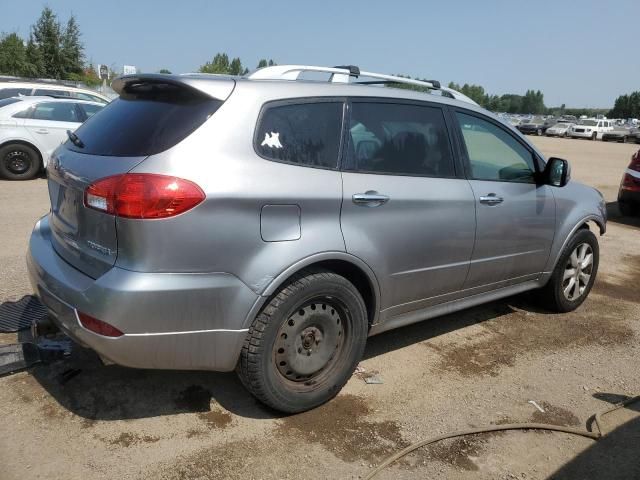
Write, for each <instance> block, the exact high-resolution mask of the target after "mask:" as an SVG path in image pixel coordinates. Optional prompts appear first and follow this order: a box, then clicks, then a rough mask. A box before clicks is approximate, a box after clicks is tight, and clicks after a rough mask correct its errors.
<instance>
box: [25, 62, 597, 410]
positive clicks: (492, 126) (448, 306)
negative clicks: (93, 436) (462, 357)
mask: <svg viewBox="0 0 640 480" xmlns="http://www.w3.org/2000/svg"><path fill="white" fill-rule="evenodd" d="M309 71H311V72H316V73H314V74H312V75H320V74H322V73H324V74H326V75H327V76H330V78H329V81H319V80H317V79H316V80H314V81H309V80H307V81H303V80H300V79H299V78H298V76H299V75H300V74H301V73H303V74H308V72H309ZM318 72H320V73H318ZM372 83H376V84H389V83H409V84H414V85H418V86H421V87H423V88H424V89H429V90H430V92H431V93H424V92H418V91H411V90H407V89H398V88H384V86H380V85H375V86H374V85H371V84H372ZM115 89H116V91H117V92H118V93H119V94H120V98H119V99H117V100H115V101H113V102H112V103H111V104H110V105H108V106H107V107H105V108H104V109H103V110H102V111H101V112H99V113H98V114H96V115H94V116H93V117H92V118H90V119H89V120H88V121H87V122H86V123H84V124H83V125H82V126H81V127H80V128H79V129H78V130H77V131H76V132H75V134H71V135H70V139H69V140H68V141H67V142H66V143H65V144H64V145H62V146H60V147H59V148H58V149H57V151H56V152H55V153H54V155H53V156H52V160H51V163H50V165H49V168H48V182H49V194H50V199H51V212H50V213H49V214H47V215H46V216H44V217H43V218H41V219H40V220H39V221H38V223H37V224H36V225H35V228H34V231H33V234H32V236H31V240H30V246H29V254H28V267H29V272H30V277H31V282H32V285H33V288H34V290H35V292H36V294H37V295H38V296H39V297H40V298H41V300H42V301H43V303H44V304H45V305H46V306H47V307H48V309H49V311H50V314H51V317H52V318H53V320H54V322H55V323H56V324H57V325H58V326H59V327H60V328H61V329H62V330H63V331H64V332H65V333H66V334H68V335H69V336H71V337H72V338H74V339H75V340H76V341H78V342H79V343H81V344H83V345H85V346H88V347H90V348H92V349H94V350H95V351H96V352H98V353H99V354H100V356H101V357H103V358H104V359H107V360H109V361H111V362H115V363H117V364H120V365H125V366H129V367H139V368H162V369H205V370H218V371H230V370H234V369H236V370H237V372H238V374H239V376H240V378H241V380H242V382H243V384H244V385H245V386H246V387H247V389H248V390H249V391H250V392H251V393H253V394H254V395H255V396H256V397H257V398H258V399H259V400H261V401H262V402H264V403H266V404H268V405H270V406H271V407H274V408H276V409H279V410H282V411H286V412H298V411H303V410H306V409H310V408H313V407H315V406H317V405H320V404H321V403H323V402H326V401H327V400H329V399H331V398H332V397H333V396H334V395H336V394H337V393H338V391H339V390H340V389H341V388H342V386H343V385H344V384H345V383H346V382H347V380H348V379H349V377H350V375H351V374H352V372H353V371H354V369H355V367H356V365H357V363H358V361H359V360H360V358H361V356H362V354H363V351H364V348H365V343H366V340H367V337H368V336H370V335H375V334H378V333H381V332H384V331H385V330H389V329H393V328H397V327H401V326H403V325H408V324H410V323H413V322H418V321H421V320H424V319H427V318H430V317H435V316H438V315H442V314H445V313H450V312H454V311H457V310H461V309H464V308H468V307H471V306H474V305H478V304H481V303H484V302H488V301H492V300H495V299H498V298H502V297H506V296H509V295H513V294H516V293H519V292H523V291H525V290H534V289H535V290H538V291H539V297H540V299H541V302H543V305H544V306H545V307H546V308H549V309H551V310H555V311H560V312H566V311H570V310H573V309H575V308H577V307H578V306H579V305H580V304H581V303H582V302H583V301H584V299H585V297H586V296H587V295H588V293H589V290H590V289H591V286H592V285H593V282H594V280H595V276H596V272H597V269H598V242H597V238H596V236H595V235H594V234H593V233H592V232H591V230H590V229H589V223H590V222H593V223H594V224H595V225H597V227H599V230H600V233H601V234H602V233H604V231H605V226H606V214H605V204H604V201H603V198H602V196H601V195H600V194H599V193H598V192H597V191H596V190H594V189H593V188H590V187H587V186H585V185H581V184H580V183H577V182H575V181H569V166H568V164H567V162H566V161H565V160H561V159H557V158H552V159H549V160H545V158H544V157H543V155H542V154H541V153H540V152H539V151H538V150H536V148H535V147H534V146H533V145H531V144H530V143H529V142H528V141H527V140H526V139H525V138H523V136H522V135H521V134H520V133H519V132H517V131H516V130H515V129H514V128H513V127H511V126H509V125H506V124H504V123H503V122H501V121H500V120H499V119H498V118H497V117H496V116H494V115H492V114H491V113H489V112H487V111H486V110H483V109H482V108H480V107H478V106H477V105H475V104H474V103H473V102H472V101H470V100H468V99H467V98H466V97H464V96H463V95H461V94H458V93H457V92H454V91H451V90H449V89H445V88H441V87H440V85H439V84H438V82H435V81H431V82H417V81H414V80H409V79H403V78H397V77H390V76H386V75H379V74H376V73H370V72H361V71H359V69H357V68H356V67H340V68H338V67H336V68H321V67H304V66H277V67H267V68H264V69H262V70H258V71H257V72H255V73H254V74H252V75H250V76H248V77H243V78H237V77H236V78H231V77H221V76H207V75H184V76H179V75H174V76H171V75H137V76H125V77H121V78H119V79H118V80H116V81H115Z"/></svg>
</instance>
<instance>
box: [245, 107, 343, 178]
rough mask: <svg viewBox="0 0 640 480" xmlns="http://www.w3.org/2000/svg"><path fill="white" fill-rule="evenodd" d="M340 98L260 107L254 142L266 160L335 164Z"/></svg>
mask: <svg viewBox="0 0 640 480" xmlns="http://www.w3.org/2000/svg"><path fill="white" fill-rule="evenodd" d="M342 110H343V102H338V101H336V102H332V101H328V102H313V103H298V104H280V105H278V104H276V105H270V106H267V107H266V109H265V110H264V112H263V114H262V116H261V117H260V121H259V124H258V129H257V131H256V139H255V146H256V150H257V152H258V153H259V154H260V156H262V157H264V158H267V159H269V160H275V161H279V162H286V163H293V164H297V165H304V166H308V167H318V168H336V167H337V165H338V151H339V149H340V136H341V135H340V133H341V130H342Z"/></svg>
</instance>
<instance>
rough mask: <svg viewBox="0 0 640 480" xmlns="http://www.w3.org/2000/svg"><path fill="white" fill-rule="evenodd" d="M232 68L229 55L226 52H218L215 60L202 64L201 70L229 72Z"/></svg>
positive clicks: (206, 71)
mask: <svg viewBox="0 0 640 480" xmlns="http://www.w3.org/2000/svg"><path fill="white" fill-rule="evenodd" d="M229 69H230V64H229V56H228V55H227V54H226V53H217V54H216V56H215V57H213V60H212V61H210V62H207V63H205V64H204V65H202V66H200V69H199V70H198V71H199V72H202V73H220V74H228V73H229Z"/></svg>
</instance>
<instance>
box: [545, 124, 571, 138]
mask: <svg viewBox="0 0 640 480" xmlns="http://www.w3.org/2000/svg"><path fill="white" fill-rule="evenodd" d="M573 126H574V124H573V123H569V122H558V123H556V124H555V125H552V126H550V127H549V128H547V130H546V132H545V135H546V136H547V137H566V136H568V135H569V130H570V129H571V127H573Z"/></svg>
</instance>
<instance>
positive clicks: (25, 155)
mask: <svg viewBox="0 0 640 480" xmlns="http://www.w3.org/2000/svg"><path fill="white" fill-rule="evenodd" d="M40 165H41V164H40V156H39V155H38V152H36V151H35V150H34V149H33V148H31V147H29V146H27V145H23V144H21V143H13V144H9V145H5V146H4V147H2V148H0V176H2V177H4V178H7V179H9V180H29V179H31V178H33V177H35V176H36V175H37V174H38V172H39V171H40Z"/></svg>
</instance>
